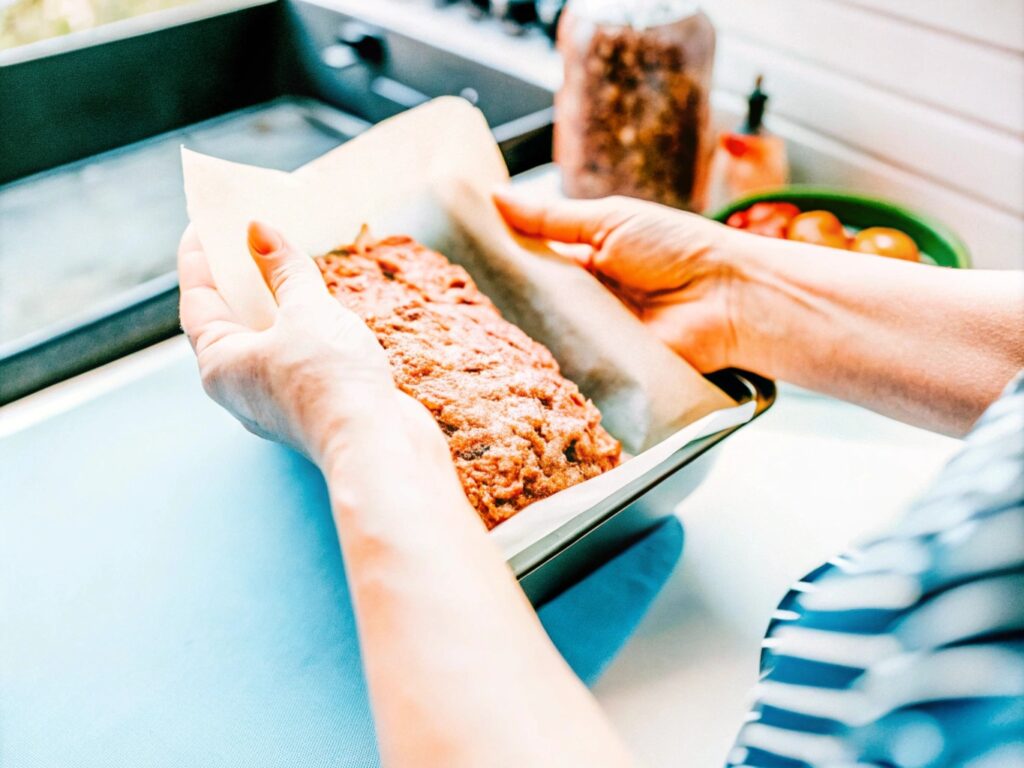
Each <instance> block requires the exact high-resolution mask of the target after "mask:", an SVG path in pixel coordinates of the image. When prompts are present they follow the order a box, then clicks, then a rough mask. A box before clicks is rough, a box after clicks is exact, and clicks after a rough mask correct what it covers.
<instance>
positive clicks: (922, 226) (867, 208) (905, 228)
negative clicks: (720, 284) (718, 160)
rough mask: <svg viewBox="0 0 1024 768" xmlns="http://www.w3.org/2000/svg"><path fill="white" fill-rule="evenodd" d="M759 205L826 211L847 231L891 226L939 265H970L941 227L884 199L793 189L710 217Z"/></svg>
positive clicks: (762, 194) (720, 218)
mask: <svg viewBox="0 0 1024 768" xmlns="http://www.w3.org/2000/svg"><path fill="white" fill-rule="evenodd" d="M761 202H772V203H792V204H793V205H795V206H797V207H798V208H799V209H800V210H801V211H829V212H831V213H834V214H835V215H836V218H838V219H839V220H840V221H841V222H843V224H845V225H846V226H847V227H850V228H851V229H865V228H867V227H892V228H893V229H898V230H900V231H902V232H906V233H907V234H908V235H910V237H912V238H913V239H914V242H915V243H917V247H918V248H920V249H921V253H922V254H924V255H925V256H927V257H929V258H930V259H931V260H932V261H934V262H935V263H936V264H938V265H939V266H943V267H954V268H957V269H967V268H968V267H970V266H971V255H970V253H969V252H968V250H967V246H966V245H964V242H963V240H961V239H960V238H959V237H958V236H957V235H956V233H954V232H953V231H952V230H951V229H950V228H949V227H947V226H945V225H944V224H941V223H939V222H937V221H934V220H932V219H930V218H928V217H927V216H922V215H921V214H919V213H915V212H913V211H910V210H907V209H906V208H902V207H900V206H898V205H894V204H893V203H889V202H886V201H885V200H879V199H877V198H874V197H864V196H862V195H851V194H850V193H848V192H841V191H839V190H834V189H822V188H819V187H803V186H793V187H782V188H780V189H775V190H770V191H767V192H758V193H757V194H754V195H748V196H747V197H744V198H742V199H740V200H737V201H736V202H734V203H732V204H730V205H728V206H727V207H725V208H723V209H722V210H720V211H718V212H717V213H715V214H714V215H713V216H712V217H711V218H713V219H715V221H720V222H722V223H723V224H724V223H725V220H726V219H728V218H729V216H731V215H732V214H734V213H736V211H742V210H744V209H746V208H749V207H750V206H752V205H753V204H754V203H761Z"/></svg>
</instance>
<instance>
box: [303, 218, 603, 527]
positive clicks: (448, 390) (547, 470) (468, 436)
mask: <svg viewBox="0 0 1024 768" xmlns="http://www.w3.org/2000/svg"><path fill="white" fill-rule="evenodd" d="M316 261H317V264H318V266H319V267H320V270H321V272H323V275H324V280H325V281H326V283H327V287H328V289H329V290H330V291H331V293H332V294H333V295H334V296H335V297H336V298H337V299H338V300H339V301H341V302H342V304H344V305H345V306H346V307H348V308H349V309H351V310H352V311H354V312H355V313H356V314H358V315H359V316H360V317H361V318H362V319H363V321H364V322H365V323H366V324H367V325H368V326H369V327H370V329H371V330H372V331H373V332H374V333H375V334H376V336H377V339H378V340H379V341H380V343H381V345H382V346H383V347H384V349H385V350H386V352H387V355H388V359H389V360H390V362H391V368H392V371H393V375H394V378H395V383H396V384H397V385H398V386H399V387H400V388H401V389H402V390H404V391H405V392H407V393H408V394H410V395H411V396H413V397H415V398H416V399H417V400H419V401H420V402H421V403H423V405H425V406H426V407H427V408H428V409H429V410H430V412H431V413H432V414H433V415H434V418H435V419H436V420H437V423H438V425H439V426H440V427H441V430H442V431H443V432H444V434H445V435H446V436H447V438H448V445H449V447H450V448H451V452H452V459H453V460H454V462H455V468H456V469H457V470H458V473H459V477H460V479H461V480H462V486H463V488H464V489H465V492H466V496H467V497H468V498H469V501H470V503H471V504H472V505H473V506H474V507H475V508H476V510H477V512H479V514H480V517H481V518H483V520H484V522H485V523H486V524H487V527H488V528H493V527H494V526H495V525H497V524H498V523H500V522H501V521H502V520H505V519H507V518H509V517H511V516H512V515H514V514H515V513H516V512H518V511H519V510H520V509H522V508H523V507H525V506H527V505H528V504H530V503H532V502H534V501H537V500H538V499H543V498H544V497H545V496H550V495H551V494H553V493H556V492H557V491H560V490H562V489H564V488H568V487H569V486H571V485H575V484H576V483H579V482H582V481H583V480H586V479H588V478H591V477H594V476H595V475H599V474H601V473H602V472H604V471H606V470H608V469H611V468H612V467H614V466H615V465H616V464H618V461H619V455H620V452H621V449H620V446H619V443H618V441H616V440H615V438H613V437H612V436H611V435H609V434H608V433H607V432H606V431H605V429H604V428H603V427H602V426H601V414H600V413H599V412H598V410H597V408H596V407H595V406H594V404H593V403H592V402H591V401H590V400H588V399H587V398H585V397H584V396H583V395H582V394H580V391H579V389H578V388H577V386H576V385H575V384H573V383H572V382H571V381H568V380H567V379H565V378H564V377H563V376H562V375H561V373H559V370H558V363H557V362H556V361H555V359H554V357H552V355H551V353H550V352H549V351H548V350H547V349H546V348H545V347H544V346H543V345H541V344H538V343H537V342H536V341H534V340H533V339H531V338H530V337H529V336H527V335H526V334H525V333H523V332H522V331H521V330H519V328H517V327H516V326H514V325H512V324H511V323H509V322H507V321H506V320H504V319H503V318H502V317H501V314H500V313H499V312H498V310H497V308H496V307H495V306H494V304H492V303H491V301H490V299H488V298H487V297H486V296H484V295H483V294H482V293H481V292H480V290H479V289H478V288H477V287H476V285H475V284H474V283H473V280H472V278H470V276H469V274H468V273H467V272H466V271H465V270H464V269H462V267H459V266H456V265H454V264H452V263H451V262H449V261H448V259H446V258H445V257H444V256H442V255H441V254H440V253H437V252H435V251H432V250H430V249H428V248H425V247H424V246H422V245H420V244H419V243H417V242H416V241H414V240H412V239H411V238H409V237H388V238H385V239H383V240H378V241H373V240H372V238H370V237H369V236H368V235H367V234H366V233H365V230H364V233H362V234H361V235H360V237H359V240H358V241H357V243H355V244H353V245H349V246H343V247H341V248H337V249H335V250H333V251H331V252H330V253H328V254H326V255H324V256H321V257H320V258H318V259H317V260H316Z"/></svg>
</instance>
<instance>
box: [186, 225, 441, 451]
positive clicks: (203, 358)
mask: <svg viewBox="0 0 1024 768" xmlns="http://www.w3.org/2000/svg"><path fill="white" fill-rule="evenodd" d="M248 244H249V251H250V253H251V254H252V257H253V259H254V261H255V262H256V264H257V265H258V267H259V269H260V272H261V273H262V274H263V277H264V279H265V280H266V282H267V285H268V286H269V288H270V290H271V292H272V293H273V295H274V299H275V301H276V303H277V307H278V308H277V315H276V318H275V320H274V323H273V324H272V325H271V326H270V327H269V328H267V329H266V330H260V331H257V330H253V329H252V328H249V327H247V326H246V325H244V324H243V323H242V322H241V321H240V320H239V319H238V317H237V316H236V315H235V314H234V312H232V310H231V309H230V307H228V305H227V303H226V302H225V301H224V299H223V297H222V296H221V294H220V293H219V292H218V291H217V288H216V285H215V284H214V281H213V276H212V275H211V273H210V268H209V264H208V262H207V259H206V255H205V254H204V253H203V250H202V246H201V245H200V243H199V239H198V238H197V237H196V234H195V232H194V231H193V230H192V229H191V228H189V229H187V230H186V231H185V234H184V236H183V237H182V240H181V245H180V247H179V250H178V273H179V279H180V284H181V325H182V328H183V330H184V331H185V333H186V334H187V335H188V338H189V340H190V341H191V343H192V347H193V349H194V350H195V353H196V358H197V359H198V362H199V371H200V374H201V377H202V382H203V387H204V389H205V390H206V392H207V393H208V394H209V395H210V397H212V398H213V399H214V400H216V401H217V402H218V403H220V405H222V406H224V407H225V408H226V409H227V410H228V411H230V412H231V413H232V414H233V415H234V416H235V417H236V418H237V419H238V420H239V421H240V422H242V424H243V425H245V427H246V428H247V429H248V430H249V431H251V432H253V433H255V434H257V435H260V436H261V437H265V438H268V439H272V440H277V441H279V442H283V443H286V444H288V445H290V446H292V447H294V448H296V449H298V450H300V451H302V452H303V453H305V454H306V455H307V456H309V457H310V458H311V459H313V460H314V461H315V462H317V463H318V464H320V465H321V466H322V465H323V463H324V462H325V460H326V459H327V458H328V456H329V454H336V453H338V450H337V449H344V448H345V447H349V448H354V449H356V450H360V449H361V448H363V449H365V448H368V447H369V444H370V443H371V442H372V443H375V444H376V443H378V442H379V441H380V440H381V438H382V437H383V439H384V440H389V441H391V443H390V444H391V446H392V447H393V449H395V450H397V449H398V448H399V447H400V446H402V445H404V444H406V442H407V441H409V440H412V445H411V448H412V449H413V450H422V449H423V448H424V447H429V449H430V452H431V453H433V454H435V455H437V456H438V460H447V461H448V462H449V463H450V458H449V457H448V452H447V446H446V445H444V440H443V436H442V435H441V433H440V430H439V429H438V427H437V425H436V424H435V423H434V420H433V418H432V417H431V416H430V414H429V413H428V412H427V411H426V409H425V408H423V406H422V405H420V404H419V403H417V402H416V401H415V400H413V399H412V398H409V397H408V396H407V395H405V394H403V393H401V392H399V391H398V390H397V389H396V388H395V386H394V382H393V380H392V378H391V371H390V368H389V366H388V361H387V358H386V356H385V354H384V350H383V349H382V348H381V346H380V344H379V343H378V342H377V339H376V338H375V337H374V335H373V334H372V333H371V331H370V330H369V328H367V327H366V326H365V325H364V324H363V322H362V321H361V320H360V319H359V318H358V317H357V316H356V315H355V314H353V313H352V312H350V311H348V310H346V309H345V308H344V307H342V306H341V304H340V303H338V302H337V301H336V300H335V299H334V298H332V297H331V295H330V294H329V293H328V291H327V287H326V285H325V284H324V281H323V277H322V276H321V274H320V271H319V270H318V269H317V267H316V265H315V264H314V263H313V260H312V259H310V258H309V257H308V256H306V255H305V254H302V253H300V252H299V251H297V250H296V249H295V248H294V247H292V246H291V245H290V244H289V243H288V242H287V241H286V240H285V239H284V238H283V237H282V236H281V235H280V234H278V233H277V232H275V231H274V230H273V229H271V228H270V227H268V226H266V225H263V224H259V223H253V224H251V225H250V227H249V232H248ZM395 432H401V433H402V434H401V435H398V434H393V433H395ZM441 449H443V453H442V452H441ZM368 453H372V451H368Z"/></svg>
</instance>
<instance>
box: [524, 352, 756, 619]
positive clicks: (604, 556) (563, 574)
mask: <svg viewBox="0 0 1024 768" xmlns="http://www.w3.org/2000/svg"><path fill="white" fill-rule="evenodd" d="M708 378H710V379H711V380H712V381H713V382H714V383H715V384H716V385H718V386H719V387H720V388H721V389H722V390H723V391H725V392H726V393H727V394H729V395H730V396H731V397H732V398H734V399H735V400H736V401H737V402H738V403H747V402H750V401H753V402H754V403H755V410H754V415H753V417H752V418H751V420H750V421H747V422H745V423H743V424H740V425H738V426H735V427H732V428H730V429H725V430H722V431H721V432H716V433H715V434H713V435H708V436H707V437H704V438H701V439H700V440H696V441H694V442H691V443H689V444H688V445H686V446H684V447H683V448H681V449H680V450H678V451H676V452H675V453H674V454H672V456H670V457H669V458H668V459H666V460H665V461H664V462H662V463H661V464H659V465H658V466H657V467H655V468H654V469H652V470H650V471H649V472H647V473H646V474H645V475H643V476H642V477H639V478H637V479H636V480H634V481H633V482H631V483H629V484H627V485H626V486H624V487H623V488H621V489H619V490H618V491H617V492H616V493H614V494H613V495H611V496H609V497H608V498H607V499H605V500H604V501H603V502H601V503H600V504H598V505H596V506H594V507H592V508H590V509H588V510H587V511H585V512H582V513H581V514H579V515H577V516H576V517H574V518H573V519H572V520H570V521H569V522H567V523H565V524H564V525H562V526H561V527H560V528H558V529H557V530H555V531H553V532H552V533H550V534H548V535H547V536H544V537H543V538H541V539H540V540H538V541H536V542H534V543H533V544H532V545H530V546H529V547H527V548H526V549H525V550H524V551H522V552H520V553H519V554H517V555H515V556H514V557H513V558H512V559H511V560H510V561H509V566H510V567H511V568H512V571H513V572H514V573H515V575H516V578H518V579H519V583H520V584H521V585H522V587H523V590H524V591H525V592H526V594H527V596H528V597H529V598H530V602H532V603H533V604H534V605H535V606H540V605H543V604H544V603H545V602H547V601H548V600H550V599H551V598H553V597H555V596H557V595H558V594H559V593H560V592H562V591H564V590H565V589H567V588H568V587H570V586H572V585H573V584H575V583H577V582H578V581H579V580H580V579H582V578H584V577H585V576H586V575H587V574H588V573H590V572H591V571H593V570H595V569H596V568H598V567H599V566H601V565H602V564H604V563H606V562H607V561H608V560H609V559H611V558H612V557H614V556H615V555H617V554H619V553H620V552H622V551H623V550H625V549H626V548H627V547H629V546H630V545H631V544H633V543H634V542H636V541H637V540H638V539H640V538H641V537H642V536H643V535H644V534H645V533H647V532H649V531H650V530H651V529H653V528H654V527H655V526H657V525H658V523H660V522H662V521H663V520H664V519H665V518H666V517H668V516H669V515H671V514H672V513H673V511H674V508H675V506H676V504H678V503H679V502H680V501H682V499H684V498H685V497H686V496H687V495H689V493H690V492H691V491H693V490H694V489H695V488H696V487H697V486H698V485H699V484H700V482H701V481H702V480H703V479H704V476H705V475H706V474H707V471H708V469H709V468H710V463H709V459H710V458H713V457H709V456H708V455H707V454H708V453H709V452H710V451H712V449H713V448H715V446H717V445H719V444H720V443H722V441H724V440H725V439H726V438H727V437H729V436H730V435H731V434H733V433H734V432H736V431H737V430H740V429H742V428H743V427H745V426H747V425H748V424H750V423H751V421H753V420H754V419H756V418H757V417H759V416H760V415H761V414H762V413H764V412H765V411H766V410H768V408H769V407H771V405H772V403H774V402H775V384H774V382H772V381H770V380H768V379H765V378H763V377H761V376H757V375H755V374H752V373H747V372H746V371H738V370H726V371H719V372H718V373H715V374H712V375H710V376H709V377H708Z"/></svg>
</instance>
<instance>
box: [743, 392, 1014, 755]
mask: <svg viewBox="0 0 1024 768" xmlns="http://www.w3.org/2000/svg"><path fill="white" fill-rule="evenodd" d="M729 765H730V766H765V767H772V768H776V767H777V768H804V767H805V766H829V767H830V768H839V767H840V766H841V767H842V768H854V766H857V767H858V768H867V767H868V766H880V767H881V766H884V767H885V768H940V767H941V768H946V767H947V766H948V767H949V768H952V766H957V768H997V767H998V768H1010V766H1015V767H1017V768H1020V767H1021V766H1024V373H1022V375H1018V376H1017V377H1016V378H1015V379H1014V381H1013V382H1011V384H1010V386H1009V387H1008V388H1007V390H1006V391H1005V392H1004V394H1003V396H1002V397H1001V398H1000V399H999V400H997V401H996V402H995V403H994V404H993V405H992V406H991V407H990V408H989V409H988V410H987V411H986V412H985V414H984V415H983V416H982V418H981V419H980V420H979V421H978V423H977V424H976V425H975V427H974V429H973V430H972V431H971V433H970V435H969V436H968V437H967V440H966V442H965V445H964V447H963V449H962V450H961V451H960V452H959V453H958V454H957V455H956V456H955V457H954V458H953V459H952V461H951V462H950V463H949V465H948V466H947V468H946V470H945V471H944V473H943V474H942V476H941V477H940V479H939V480H938V481H937V482H936V484H935V485H934V487H933V488H932V489H931V490H930V491H929V492H928V494H927V495H925V496H924V498H922V499H921V500H920V501H918V502H917V503H916V504H915V505H914V506H913V507H912V509H911V510H910V512H909V514H908V515H907V516H906V517H905V518H904V519H903V520H902V522H901V523H900V524H899V525H898V526H897V528H896V529H895V530H893V531H891V532H890V533H889V534H887V535H886V536H884V537H882V538H879V539H877V540H875V541H871V542H868V543H867V544H865V545H864V546H863V547H860V548H858V549H855V550H853V551H851V552H848V553H846V554H844V555H843V556H841V557H838V558H836V559H834V560H832V561H831V562H830V563H828V564H827V565H824V566H822V567H821V568H819V569H817V570H816V571H814V572H813V573H811V574H809V575H808V576H807V577H805V578H804V579H803V580H802V581H801V582H800V583H798V584H797V585H796V586H795V587H794V588H793V589H792V590H791V591H790V592H789V594H788V595H787V596H786V597H785V598H784V599H783V601H782V602H781V603H780V604H779V607H778V610H777V612H776V614H775V617H774V619H773V621H772V623H771V625H770V627H769V629H768V633H767V637H766V639H765V641H764V646H763V651H762V675H761V682H760V684H759V686H758V689H757V694H756V704H755V706H754V708H753V710H752V711H751V713H750V715H749V718H748V722H747V723H746V724H745V725H744V727H743V729H742V730H741V731H740V734H739V738H738V740H737V743H736V746H735V748H734V749H733V751H732V753H731V754H730V756H729Z"/></svg>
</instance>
